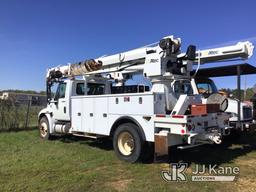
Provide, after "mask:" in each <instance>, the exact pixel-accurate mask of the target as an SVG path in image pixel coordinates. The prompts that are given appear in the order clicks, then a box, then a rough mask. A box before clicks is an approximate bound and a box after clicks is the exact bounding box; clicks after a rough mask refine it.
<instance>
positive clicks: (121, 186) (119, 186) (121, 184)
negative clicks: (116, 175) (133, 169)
mask: <svg viewBox="0 0 256 192" xmlns="http://www.w3.org/2000/svg"><path fill="white" fill-rule="evenodd" d="M131 182H132V179H121V180H118V181H112V182H107V183H106V185H107V187H111V188H113V189H115V191H118V192H122V191H126V190H127V188H128V185H129V184H130V183H131Z"/></svg>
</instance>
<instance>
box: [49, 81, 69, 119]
mask: <svg viewBox="0 0 256 192" xmlns="http://www.w3.org/2000/svg"><path fill="white" fill-rule="evenodd" d="M51 108H52V109H53V117H54V118H55V119H56V120H59V121H69V120H70V113H69V94H68V89H67V83H66V82H60V83H59V85H58V87H57V91H56V93H55V96H54V100H53V101H52V102H51Z"/></svg>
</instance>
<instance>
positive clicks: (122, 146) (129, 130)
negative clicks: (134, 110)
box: [113, 123, 144, 163]
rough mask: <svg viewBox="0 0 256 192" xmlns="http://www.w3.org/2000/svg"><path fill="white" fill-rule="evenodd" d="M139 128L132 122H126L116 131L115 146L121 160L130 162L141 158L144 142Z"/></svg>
mask: <svg viewBox="0 0 256 192" xmlns="http://www.w3.org/2000/svg"><path fill="white" fill-rule="evenodd" d="M138 129H139V128H138V127H137V126H136V125H134V124H132V123H124V124H121V125H120V126H119V127H118V128H117V130H116V131H115V133H114V138H113V147H114V150H115V153H116V155H117V157H118V158H119V159H120V160H123V161H127V162H130V163H134V162H137V161H139V160H140V158H141V155H142V146H143V143H144V142H143V139H142V136H141V135H140V133H139V130H138Z"/></svg>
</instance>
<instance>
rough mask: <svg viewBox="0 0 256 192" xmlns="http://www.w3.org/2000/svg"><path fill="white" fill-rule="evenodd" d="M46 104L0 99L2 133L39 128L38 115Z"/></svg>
mask: <svg viewBox="0 0 256 192" xmlns="http://www.w3.org/2000/svg"><path fill="white" fill-rule="evenodd" d="M45 105H46V102H38V101H37V100H35V99H34V98H33V97H30V98H28V99H26V100H14V99H0V131H19V130H28V129H33V128H35V127H37V124H38V120H37V115H38V113H39V111H40V110H41V109H42V108H44V107H45Z"/></svg>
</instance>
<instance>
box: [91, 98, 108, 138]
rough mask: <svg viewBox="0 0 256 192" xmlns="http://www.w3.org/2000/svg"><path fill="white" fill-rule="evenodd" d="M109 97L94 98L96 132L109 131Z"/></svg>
mask: <svg viewBox="0 0 256 192" xmlns="http://www.w3.org/2000/svg"><path fill="white" fill-rule="evenodd" d="M108 99H109V98H108V97H96V98H94V114H93V115H94V132H95V133H98V134H102V135H107V134H108V132H109V121H108V119H109V117H108V115H109V114H108Z"/></svg>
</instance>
